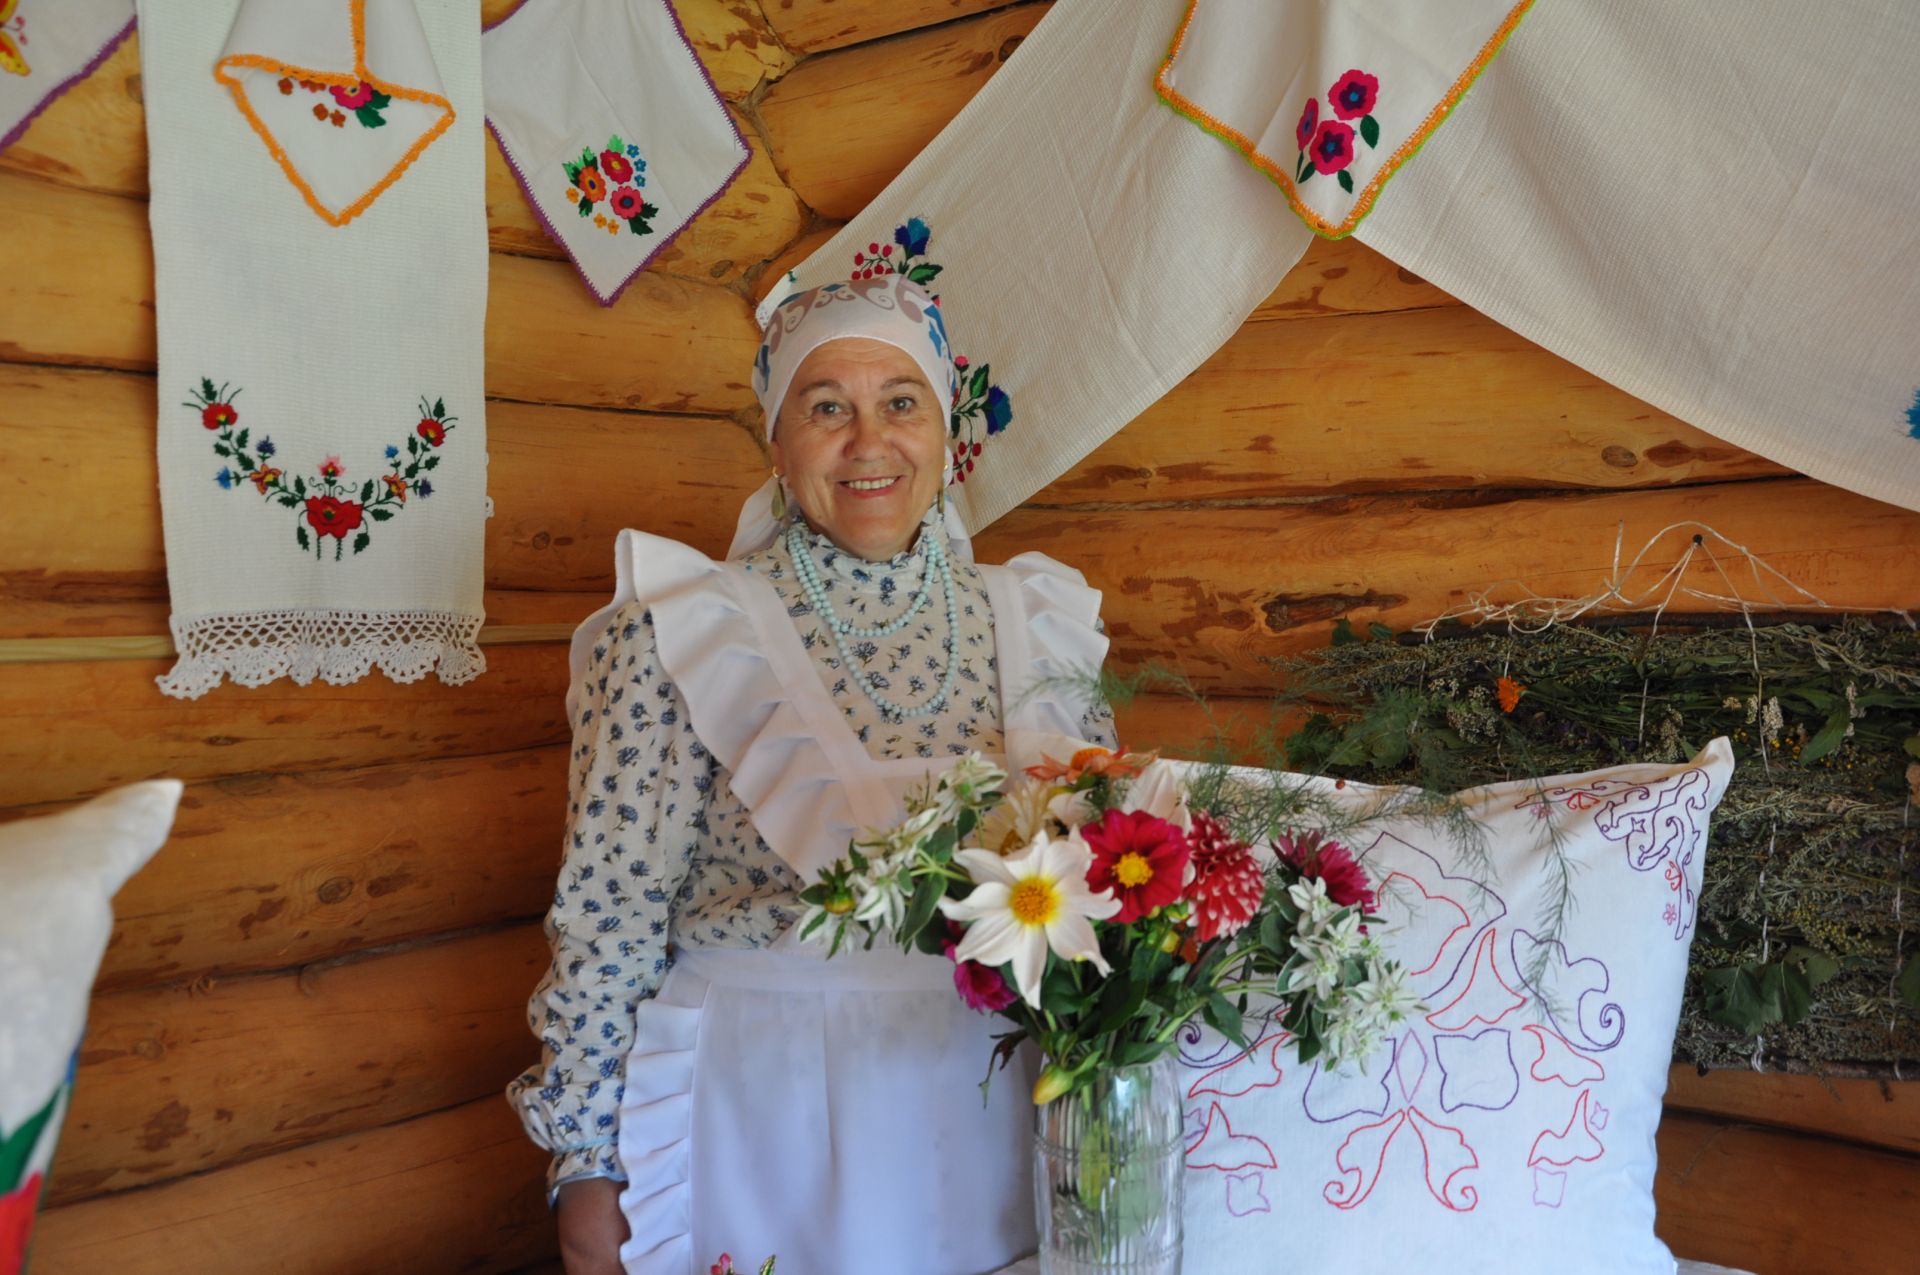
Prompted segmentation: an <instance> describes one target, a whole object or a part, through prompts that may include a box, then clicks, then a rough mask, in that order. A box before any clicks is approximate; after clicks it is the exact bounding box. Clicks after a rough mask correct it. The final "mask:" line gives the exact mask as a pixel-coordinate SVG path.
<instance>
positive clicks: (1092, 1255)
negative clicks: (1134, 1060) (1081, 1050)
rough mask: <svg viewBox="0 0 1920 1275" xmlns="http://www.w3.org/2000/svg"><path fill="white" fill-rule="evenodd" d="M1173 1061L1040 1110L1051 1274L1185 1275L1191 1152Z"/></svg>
mask: <svg viewBox="0 0 1920 1275" xmlns="http://www.w3.org/2000/svg"><path fill="white" fill-rule="evenodd" d="M1181 1130H1182V1113H1181V1088H1180V1073H1179V1066H1178V1063H1177V1061H1176V1059H1175V1058H1174V1056H1173V1055H1172V1054H1170V1053H1169V1054H1166V1055H1164V1056H1162V1057H1160V1058H1158V1059H1156V1060H1154V1061H1153V1062H1150V1063H1141V1064H1139V1065H1137V1066H1131V1067H1114V1068H1108V1069H1104V1070H1101V1071H1098V1072H1095V1073H1094V1074H1093V1076H1092V1077H1091V1078H1090V1079H1089V1080H1088V1081H1087V1083H1086V1084H1084V1085H1082V1086H1081V1087H1080V1088H1079V1089H1077V1090H1075V1091H1074V1092H1073V1093H1070V1094H1067V1095H1065V1096H1063V1097H1060V1098H1055V1099H1054V1100H1053V1101H1052V1102H1049V1103H1047V1104H1045V1105H1044V1106H1040V1107H1036V1108H1035V1109H1034V1136H1033V1168H1034V1173H1033V1191H1034V1203H1035V1207H1036V1208H1037V1210H1038V1217H1037V1221H1038V1223H1039V1232H1040V1271H1041V1275H1122V1273H1124V1275H1178V1273H1179V1270H1180V1244H1181V1218H1180V1215H1181V1209H1182V1206H1183V1204H1184V1202H1185V1194H1186V1192H1185V1171H1186V1145H1185V1141H1184V1139H1183V1137H1182V1132H1181Z"/></svg>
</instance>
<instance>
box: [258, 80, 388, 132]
mask: <svg viewBox="0 0 1920 1275" xmlns="http://www.w3.org/2000/svg"><path fill="white" fill-rule="evenodd" d="M295 83H298V84H299V86H300V87H301V88H303V89H305V90H306V91H307V92H309V93H315V94H327V95H330V96H331V97H332V98H333V101H334V105H335V106H337V107H338V108H339V109H338V110H331V109H329V108H328V106H327V104H326V102H325V101H324V100H322V101H319V102H315V103H314V104H313V118H314V119H315V120H317V121H319V122H320V123H322V124H331V125H333V126H334V127H335V128H345V127H346V126H347V116H348V115H351V116H353V118H354V119H355V120H356V121H358V122H359V124H360V127H361V128H385V127H386V123H387V117H386V116H385V115H383V114H382V113H381V112H383V111H385V110H386V109H387V108H388V107H389V106H392V105H393V99H392V98H391V97H389V96H388V95H387V94H385V93H382V92H381V91H380V90H379V89H377V88H375V87H374V86H373V84H372V83H371V82H370V81H367V80H355V81H354V82H353V83H351V84H322V83H321V82H320V81H318V80H304V79H303V80H299V81H295V80H294V79H293V78H291V77H282V78H281V80H280V84H279V87H280V92H281V93H282V94H285V95H288V96H291V95H292V93H293V86H294V84H295Z"/></svg>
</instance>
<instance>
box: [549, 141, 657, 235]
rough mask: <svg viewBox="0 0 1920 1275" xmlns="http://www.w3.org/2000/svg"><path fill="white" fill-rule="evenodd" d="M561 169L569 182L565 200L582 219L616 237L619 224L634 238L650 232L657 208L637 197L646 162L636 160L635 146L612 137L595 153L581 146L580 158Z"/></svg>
mask: <svg viewBox="0 0 1920 1275" xmlns="http://www.w3.org/2000/svg"><path fill="white" fill-rule="evenodd" d="M561 167H563V168H564V169H566V173H567V181H568V183H569V185H568V189H567V201H568V202H569V203H571V204H574V205H576V206H578V208H579V209H580V215H581V216H582V217H592V218H593V224H594V225H595V226H597V227H599V228H600V229H601V230H604V231H606V232H607V233H608V234H613V235H617V234H619V233H620V225H621V223H622V222H625V223H626V227H627V229H628V230H630V231H632V232H633V233H634V234H636V235H646V234H651V233H653V215H654V213H656V212H658V211H659V209H658V208H657V207H656V206H655V205H653V204H649V203H648V202H647V201H646V200H645V199H644V198H642V196H641V194H640V188H641V187H642V186H645V185H646V184H647V161H646V160H644V159H642V158H641V157H640V148H639V147H638V146H634V145H632V144H631V143H628V142H623V141H621V140H620V138H619V136H618V135H615V136H613V137H609V138H608V139H607V145H606V149H604V150H602V151H601V152H600V153H599V154H597V155H596V154H595V153H594V151H593V148H592V147H590V146H589V147H582V148H581V151H580V158H578V159H573V160H568V161H567V162H566V163H565V164H563V165H561ZM601 200H605V201H606V205H607V210H606V211H602V210H600V209H599V208H598V207H597V205H599V203H600V201H601Z"/></svg>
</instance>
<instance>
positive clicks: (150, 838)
mask: <svg viewBox="0 0 1920 1275" xmlns="http://www.w3.org/2000/svg"><path fill="white" fill-rule="evenodd" d="M180 790H181V784H180V781H179V780H177V779H159V780H152V781H149V782H147V783H140V784H130V785H128V786H127V787H124V788H116V789H114V790H113V791H111V792H108V793H103V794H101V795H100V796H98V797H95V798H94V799H93V800H92V801H89V802H86V803H85V804H83V805H79V806H75V807H74V808H73V809H71V810H63V811H61V812H60V813H59V814H54V815H46V816H44V817H41V818H34V819H16V820H14V821H13V822H12V823H7V824H0V1006H5V1013H6V1029H5V1030H4V1031H0V1270H11V1269H13V1264H12V1262H11V1261H10V1260H9V1259H17V1258H18V1257H19V1256H20V1251H23V1250H24V1248H25V1244H26V1239H27V1232H28V1231H29V1230H30V1229H31V1227H32V1221H33V1212H34V1206H35V1204H36V1203H37V1202H38V1200H39V1197H40V1195H41V1191H42V1187H43V1184H44V1182H45V1179H46V1174H47V1167H48V1165H49V1164H51V1163H52V1161H53V1145H54V1142H55V1140H56V1139H57V1138H58V1136H59V1133H60V1121H61V1118H62V1117H63V1116H64V1115H65V1114H66V1107H67V1098H68V1094H69V1092H70V1090H71V1088H72V1080H73V1060H74V1057H75V1052H76V1051H77V1050H78V1049H79V1046H80V1036H81V1033H82V1030H83V1029H84V1027H85V1025H86V1018H87V999H88V996H89V995H90V994H91V992H92V990H93V976H94V972H95V971H96V970H98V969H99V968H100V957H101V954H102V953H104V952H105V951H106V950H107V935H108V933H109V931H111V930H112V929H113V909H112V907H111V900H112V899H113V895H114V891H116V890H118V889H119V888H120V886H121V883H123V882H124V881H125V880H126V879H127V878H128V877H130V876H132V875H133V874H134V873H135V872H136V871H138V870H139V869H140V867H141V866H142V865H143V864H145V863H146V861H147V860H148V859H149V858H151V857H152V856H153V853H154V852H155V851H156V850H158V849H159V848H160V846H161V844H162V843H164V842H165V841H166V839H167V832H168V830H169V829H171V828H172V826H173V813H174V810H175V808H176V807H177V806H178V805H179V803H180ZM10 1246H14V1249H15V1251H9V1247H10Z"/></svg>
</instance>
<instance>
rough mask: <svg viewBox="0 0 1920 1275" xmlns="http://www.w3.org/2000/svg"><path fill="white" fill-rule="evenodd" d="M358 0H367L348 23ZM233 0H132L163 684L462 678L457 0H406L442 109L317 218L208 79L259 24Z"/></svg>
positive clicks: (476, 527) (473, 511)
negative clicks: (448, 116)
mask: <svg viewBox="0 0 1920 1275" xmlns="http://www.w3.org/2000/svg"><path fill="white" fill-rule="evenodd" d="M390 2H391V0H389V3H390ZM379 7H383V6H379V5H376V4H375V3H371V2H370V3H368V4H367V5H366V6H365V12H366V14H367V16H368V23H367V29H368V31H369V32H371V31H372V30H374V29H375V25H374V23H373V22H372V20H371V18H372V14H373V13H374V12H375V10H376V8H379ZM408 7H409V8H411V6H410V5H409V6H408ZM313 8H314V9H315V10H320V9H325V10H329V11H332V12H334V13H336V14H340V15H347V14H349V13H350V12H359V11H361V9H362V6H360V5H358V4H352V5H349V4H347V3H344V2H342V3H329V4H317V3H316V4H315V5H313ZM253 12H255V10H254V8H253V6H252V4H248V5H246V6H244V7H243V6H242V5H241V4H240V3H239V2H238V0H142V2H141V5H140V32H141V52H142V59H143V67H144V77H145V85H146V106H147V141H148V149H149V154H150V184H151V187H152V202H151V209H150V217H151V221H152V227H153V245H154V266H155V280H156V292H157V303H158V320H159V355H160V358H159V460H160V488H161V493H160V494H161V508H162V513H163V524H164V531H165V535H166V550H167V579H168V583H169V585H170V587H171V590H172V601H173V618H172V627H173V637H174V642H175V645H176V646H177V647H178V648H179V652H180V658H179V662H178V663H177V664H176V665H175V666H174V668H173V670H172V671H171V672H169V673H168V674H166V675H164V676H163V677H161V678H160V679H159V681H160V686H161V689H162V690H164V691H165V692H167V693H168V694H170V695H176V696H180V697H183V698H192V697H194V696H197V695H200V694H202V693H204V692H205V691H207V690H208V689H210V688H212V687H213V686H216V685H218V684H219V682H220V681H221V679H222V678H223V677H229V676H230V677H232V678H233V679H234V680H235V681H238V682H240V683H242V684H244V685H248V686H256V685H259V684H261V683H263V682H267V681H270V680H272V679H274V678H277V677H291V678H293V680H294V681H296V682H299V683H302V684H304V683H307V682H310V681H311V680H312V679H313V678H314V677H316V676H317V677H321V678H324V679H325V680H327V681H329V682H333V683H336V684H338V683H346V682H351V681H354V680H356V679H358V678H360V677H362V676H364V675H365V674H366V672H367V670H368V669H369V668H370V667H372V666H374V665H376V664H377V665H378V666H379V667H380V668H381V669H382V670H384V671H385V672H386V673H387V675H388V676H389V677H391V678H393V679H394V680H396V681H414V680H417V679H418V678H421V677H423V676H425V675H426V674H427V672H428V671H430V670H434V669H436V668H437V671H438V673H439V676H440V679H441V680H442V681H444V682H450V683H458V682H465V681H468V680H470V679H471V678H473V677H475V676H477V675H478V674H479V673H480V672H481V670H482V669H483V668H484V667H485V661H484V660H483V658H482V656H481V654H480V650H479V648H478V647H477V646H476V645H475V636H476V634H477V631H478V629H479V627H480V622H481V613H482V577H481V545H482V532H483V528H484V521H485V499H486V496H485V489H486V460H487V457H486V433H485V403H484V400H483V397H482V359H481V354H482V340H483V335H484V334H483V323H484V319H485V315H486V308H487V307H486V297H487V288H486V280H487V274H486V272H487V237H486V236H487V227H486V199H485V190H484V181H485V176H484V166H483V162H484V153H483V152H482V150H481V146H482V144H483V143H482V134H481V129H480V117H481V112H480V109H479V108H480V29H479V23H478V22H477V21H475V17H474V6H473V3H472V0H420V4H419V11H418V19H417V23H418V26H419V29H420V30H421V31H422V32H423V33H424V45H423V49H424V50H425V52H426V54H427V55H428V58H429V63H430V68H431V70H432V75H433V80H434V82H435V83H437V84H440V85H444V87H445V90H446V96H447V98H448V100H449V102H450V103H451V105H452V108H453V109H454V110H455V111H457V117H456V122H454V123H453V124H452V125H451V127H450V128H449V129H448V130H447V132H446V133H445V135H444V136H443V137H441V138H440V139H439V140H438V141H437V142H436V143H435V144H434V145H432V146H431V147H429V148H428V149H427V150H426V151H425V152H424V153H423V154H421V155H420V156H419V157H418V158H417V159H416V160H415V161H414V162H413V163H412V164H411V165H410V166H409V167H408V168H407V170H406V177H405V179H404V180H402V181H400V182H398V183H397V184H394V185H392V186H391V187H390V189H388V190H387V191H386V193H385V194H384V195H383V196H382V197H381V198H380V199H379V200H377V201H376V202H374V203H372V205H371V206H370V207H367V208H366V209H365V211H363V212H361V213H360V214H359V215H358V216H356V217H355V218H354V219H353V220H352V222H351V223H350V224H347V225H339V226H336V225H329V224H327V223H326V222H325V221H322V220H319V219H316V218H315V217H313V216H312V215H311V214H310V213H309V212H308V211H307V209H306V208H303V207H302V206H301V200H300V197H299V196H298V195H297V194H296V193H295V191H294V190H293V189H291V188H289V186H288V184H287V180H286V177H285V175H283V172H282V170H281V167H280V165H279V164H278V163H277V162H276V159H275V157H274V156H273V155H271V154H270V153H269V151H268V150H267V149H266V148H265V147H263V146H261V144H260V139H259V137H258V136H257V135H256V133H255V131H254V123H253V121H252V120H251V119H250V118H249V117H248V115H247V113H246V112H245V111H244V110H243V109H241V104H240V103H238V102H236V100H235V97H234V96H233V95H232V94H230V93H229V92H228V89H227V87H226V86H225V85H224V84H223V83H222V81H221V79H218V78H216V75H215V72H214V64H215V61H216V60H217V59H220V58H222V56H223V54H222V50H223V49H229V48H231V46H232V44H233V42H234V37H235V35H236V33H238V32H240V31H242V30H253V29H255V28H254V27H253V26H252V25H251V20H250V18H249V16H248V15H249V14H251V13H253ZM261 12H265V10H262V11H261ZM394 26H395V28H396V29H397V28H398V27H404V26H405V24H404V23H397V22H396V23H395V24H394ZM356 29H357V26H356ZM371 43H372V41H371V37H369V45H370V46H371ZM422 74H425V72H424V71H423V72H422ZM267 88H268V90H269V93H270V94H272V95H273V96H278V89H277V88H275V87H274V86H273V85H272V83H271V82H269V83H268V84H267ZM296 92H298V93H301V94H305V93H306V90H304V89H301V88H298V87H297V86H296ZM289 96H290V95H289ZM327 96H328V100H329V101H332V100H334V99H333V98H332V95H331V91H329V93H328V95H327ZM370 100H371V99H370ZM395 100H396V101H397V100H398V99H395ZM356 109H357V108H356ZM379 109H382V110H387V109H389V108H379ZM289 118H292V119H297V118H298V117H289ZM389 118H390V120H392V121H393V122H392V123H390V124H389V125H388V127H395V128H398V127H399V125H398V120H397V117H394V116H392V115H390V116H389ZM330 120H331V116H329V122H328V123H325V124H322V123H320V122H319V121H318V119H317V118H315V119H310V120H308V121H306V122H307V123H308V124H310V125H312V127H313V128H315V129H325V130H326V132H325V133H324V134H321V136H324V137H328V138H329V139H334V138H339V137H361V138H365V139H367V140H369V141H372V140H375V139H377V138H380V137H381V136H383V130H379V129H366V128H363V127H361V126H360V125H359V123H358V121H354V120H349V121H348V122H349V123H350V124H352V125H353V126H354V127H355V128H356V129H357V130H358V131H357V132H354V133H349V132H346V131H345V126H344V125H343V126H342V128H341V129H339V130H336V129H335V128H334V126H333V125H332V123H331V122H330ZM302 171H309V170H302ZM313 175H316V176H317V174H313ZM321 189H322V187H320V186H315V187H313V188H312V190H313V191H319V190H321ZM328 189H337V188H331V187H330V188H328ZM310 193H311V192H310Z"/></svg>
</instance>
